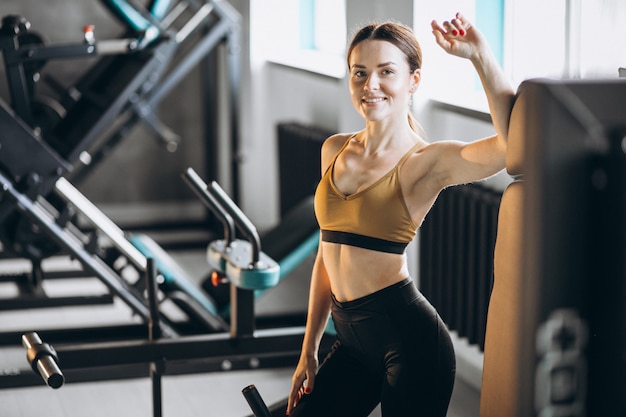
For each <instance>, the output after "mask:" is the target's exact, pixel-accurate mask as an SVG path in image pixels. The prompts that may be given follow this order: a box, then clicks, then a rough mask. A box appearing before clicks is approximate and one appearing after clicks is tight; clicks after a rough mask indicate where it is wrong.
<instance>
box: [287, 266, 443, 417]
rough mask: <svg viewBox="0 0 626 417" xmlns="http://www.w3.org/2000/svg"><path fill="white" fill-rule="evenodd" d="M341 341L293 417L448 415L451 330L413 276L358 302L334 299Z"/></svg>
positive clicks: (334, 316) (335, 321)
mask: <svg viewBox="0 0 626 417" xmlns="http://www.w3.org/2000/svg"><path fill="white" fill-rule="evenodd" d="M332 318H333V321H334V324H335V329H336V330H337V339H338V340H337V342H336V343H335V345H334V346H333V349H332V351H331V353H330V354H329V355H328V356H327V357H326V359H325V360H324V362H323V363H322V366H321V367H320V369H319V372H318V374H317V377H316V378H315V387H314V389H313V392H312V393H311V394H308V395H304V396H303V398H302V400H301V401H300V403H299V404H298V406H297V407H296V408H295V410H294V411H293V413H292V414H291V415H292V416H294V417H304V416H315V417H320V416H324V417H332V416H341V417H350V416H354V417H367V416H368V415H369V414H370V413H371V412H372V410H373V409H374V408H375V407H376V406H377V405H378V403H381V409H382V414H383V417H411V416H415V417H418V416H419V417H422V416H423V417H445V415H446V411H447V409H448V403H449V401H450V396H451V395H452V387H453V385H454V374H455V357H454V349H453V347H452V343H451V340H450V336H449V334H448V331H447V329H446V327H445V324H444V323H443V322H442V321H441V318H440V317H439V316H438V315H437V312H436V311H435V309H434V308H433V307H432V305H431V304H430V303H429V302H428V300H426V298H424V296H423V295H422V294H421V293H420V292H419V291H418V290H417V288H416V287H415V284H414V283H413V282H412V281H411V280H410V279H408V278H407V279H406V280H404V281H402V282H399V283H397V284H394V285H392V286H390V287H387V288H384V289H382V290H380V291H377V292H375V293H373V294H370V295H367V296H365V297H362V298H359V299H356V300H354V301H348V302H343V303H342V302H339V301H337V300H336V299H335V298H334V297H333V304H332Z"/></svg>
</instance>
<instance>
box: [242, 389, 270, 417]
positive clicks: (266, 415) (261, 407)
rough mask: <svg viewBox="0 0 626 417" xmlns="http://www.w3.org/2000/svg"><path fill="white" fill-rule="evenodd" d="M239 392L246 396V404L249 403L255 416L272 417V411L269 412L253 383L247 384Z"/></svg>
mask: <svg viewBox="0 0 626 417" xmlns="http://www.w3.org/2000/svg"><path fill="white" fill-rule="evenodd" d="M241 392H242V393H243V396H244V397H246V401H248V405H250V409H251V410H252V413H254V415H255V417H272V413H270V410H269V409H268V408H267V406H266V405H265V402H264V401H263V398H261V394H259V391H258V390H257V389H256V387H255V386H254V385H248V386H247V387H245V388H244V389H243V390H241Z"/></svg>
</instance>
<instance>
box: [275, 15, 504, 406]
mask: <svg viewBox="0 0 626 417" xmlns="http://www.w3.org/2000/svg"><path fill="white" fill-rule="evenodd" d="M432 29H433V34H434V36H435V39H436V41H437V43H438V44H439V45H440V46H441V47H442V48H443V49H444V50H445V51H446V52H448V53H450V54H453V55H457V56H459V57H463V58H467V59H470V60H471V62H472V63H473V64H474V66H475V68H476V70H477V71H478V74H479V76H480V78H481V81H482V83H483V86H484V88H485V91H486V93H487V98H488V101H489V106H490V111H491V115H492V119H493V122H494V125H495V128H496V133H497V134H496V135H495V136H493V137H490V138H486V139H482V140H479V141H475V142H472V143H461V142H435V143H432V144H429V143H427V142H426V141H425V140H424V139H423V138H422V137H421V136H420V134H419V131H418V129H417V128H416V122H415V121H414V120H413V118H412V116H411V113H410V108H409V107H410V104H409V103H410V101H411V95H412V94H413V93H414V92H415V91H416V89H417V87H418V85H419V82H420V78H421V73H420V66H421V50H420V47H419V44H418V43H417V41H416V39H415V37H414V35H413V33H412V31H411V30H410V29H409V28H407V27H405V26H403V25H401V24H397V23H384V24H381V25H375V24H372V25H368V26H366V27H364V28H362V29H361V30H360V31H359V32H358V33H357V34H356V36H355V37H354V39H353V40H352V43H351V44H350V46H349V48H348V54H347V60H348V67H349V71H350V94H351V97H352V103H353V105H354V107H355V108H356V110H357V111H358V112H359V113H360V114H361V115H362V116H363V118H364V119H365V128H364V129H363V130H361V131H359V132H356V133H350V134H337V135H334V136H331V137H330V138H328V139H327V140H326V141H325V142H324V144H323V146H322V179H321V181H320V183H319V186H318V188H317V190H316V194H315V212H316V216H317V218H318V222H319V224H320V228H321V242H320V246H319V250H318V253H317V257H316V260H315V264H314V266H313V271H312V281H311V289H310V296H309V310H308V315H307V324H306V332H305V336H304V341H303V345H302V352H301V355H300V359H299V362H298V364H297V367H296V370H295V372H294V375H293V378H292V382H293V385H292V389H291V392H290V395H289V399H288V406H287V414H289V415H291V416H297V417H301V416H315V417H322V416H323V417H330V416H341V417H346V416H363V417H366V416H368V415H369V414H370V412H371V411H372V410H373V409H374V408H375V407H376V406H377V404H378V403H381V408H382V413H383V416H384V417H390V416H398V417H400V416H401V417H407V416H413V415H414V416H428V417H436V416H442V417H443V416H445V414H446V410H447V408H448V403H449V401H450V395H451V393H452V387H453V384H454V373H455V358H454V351H453V347H452V344H451V341H450V337H449V335H448V332H447V329H446V327H445V325H444V323H443V322H442V321H441V319H440V318H439V316H438V315H437V313H436V311H435V309H434V308H433V307H432V306H431V305H430V304H429V303H428V301H427V300H426V299H425V298H424V297H423V296H422V295H421V294H420V293H419V291H418V290H417V288H416V287H415V284H414V283H413V281H412V280H411V278H410V277H409V273H408V268H407V262H406V254H405V252H404V249H405V247H406V245H407V244H408V243H409V242H410V241H411V240H412V239H413V237H414V236H415V234H416V230H417V228H418V227H419V225H420V224H421V223H422V220H423V219H424V217H425V216H426V213H428V210H429V209H430V207H431V206H432V204H433V202H434V201H435V199H436V197H437V195H438V194H439V192H440V191H441V190H442V189H444V188H445V187H448V186H450V185H453V184H460V183H467V182H471V181H475V180H479V179H483V178H486V177H489V176H491V175H493V174H495V173H497V172H498V171H500V170H502V169H503V168H504V155H505V150H506V134H507V129H508V119H509V115H510V112H511V107H512V104H513V97H514V91H513V90H512V88H511V87H510V86H509V84H508V83H507V81H506V80H505V77H504V76H503V74H502V72H501V69H500V68H499V66H498V64H497V63H496V61H495V59H494V57H493V54H492V53H491V50H490V48H489V46H488V45H487V43H486V41H485V39H484V37H483V36H482V35H481V33H480V32H479V31H478V30H477V29H476V28H475V27H474V26H472V24H471V23H470V22H469V21H467V20H466V19H465V18H464V17H463V16H461V15H460V14H457V15H456V16H455V18H454V19H452V20H450V21H446V22H444V23H443V24H442V25H439V24H438V23H437V22H435V21H433V22H432ZM331 312H332V318H333V321H334V324H335V329H336V330H337V339H338V341H337V343H336V344H335V345H334V347H333V349H332V352H331V353H330V354H329V355H328V357H327V358H326V359H325V361H324V363H323V365H322V366H321V367H320V368H319V370H318V348H319V343H320V339H321V337H322V334H323V332H324V329H325V326H326V323H327V320H328V316H329V314H330V313H331Z"/></svg>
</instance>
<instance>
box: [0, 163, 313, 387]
mask: <svg viewBox="0 0 626 417" xmlns="http://www.w3.org/2000/svg"><path fill="white" fill-rule="evenodd" d="M184 178H185V179H186V181H187V182H188V183H189V184H190V185H191V186H192V187H193V189H194V191H195V192H196V193H197V194H198V196H200V197H201V199H202V201H203V202H204V203H205V204H206V205H207V207H209V208H210V209H211V210H212V211H214V213H215V214H216V216H217V217H218V218H219V219H221V220H222V222H223V224H224V228H225V232H224V236H225V239H222V240H216V241H213V242H211V244H210V245H209V248H208V250H207V259H208V261H209V265H210V267H211V269H212V270H213V271H215V274H214V275H217V276H219V277H220V280H226V281H228V284H229V287H230V303H229V309H228V315H224V316H222V315H220V314H217V313H216V310H215V307H213V306H212V299H211V297H210V296H209V295H206V294H204V293H203V292H201V291H200V290H199V289H198V288H195V287H194V286H193V285H191V283H190V282H189V281H187V280H186V279H185V277H184V276H180V275H177V273H178V272H179V269H180V267H177V266H176V264H175V262H174V261H173V260H172V259H170V258H167V254H164V251H159V250H156V251H154V248H157V249H158V245H156V244H154V245H153V246H145V247H141V246H140V245H133V244H132V243H131V241H130V240H129V239H128V238H127V236H125V234H124V232H123V231H122V230H120V229H119V228H117V226H116V225H115V224H114V223H113V222H111V221H110V219H108V218H107V217H106V216H105V215H104V214H103V213H102V212H100V211H99V210H98V209H97V207H95V206H94V205H93V204H92V203H91V202H89V200H87V199H86V198H85V197H84V196H83V195H82V194H80V192H78V191H77V190H76V189H75V188H73V187H72V185H71V184H70V183H69V182H68V181H66V180H65V179H64V178H61V179H59V180H58V181H57V183H56V184H55V192H56V193H58V195H59V196H60V197H61V198H62V199H64V200H65V201H67V202H68V203H69V202H71V205H72V207H74V208H75V210H76V211H77V213H78V214H80V215H81V216H84V217H85V218H87V219H88V220H89V221H90V222H91V223H92V225H93V226H94V229H95V230H97V231H98V232H99V236H98V237H96V238H94V237H92V238H91V239H88V238H87V237H85V236H81V235H75V234H74V233H75V231H72V230H71V229H70V228H68V227H64V226H63V225H60V224H59V221H58V218H57V219H55V218H54V217H53V216H52V214H51V213H50V212H49V211H47V210H46V207H45V205H43V204H41V203H40V202H39V201H32V200H30V199H29V198H28V197H27V196H25V195H23V194H21V193H19V192H18V191H17V190H16V189H15V188H14V187H13V186H12V184H11V183H10V182H9V181H7V179H6V177H4V176H3V175H2V174H0V183H1V184H2V188H3V189H4V194H3V200H4V201H7V200H14V203H15V206H16V207H18V208H19V209H20V210H22V211H23V212H24V214H25V215H27V216H28V217H29V218H31V219H32V221H33V222H34V223H36V224H37V225H38V227H39V228H40V229H41V230H42V231H45V232H46V233H47V235H48V236H49V237H50V238H51V239H53V240H54V241H55V242H57V243H58V244H59V245H60V246H62V247H63V248H64V250H66V251H67V252H69V253H72V255H73V256H74V257H75V258H76V259H78V260H79V261H80V262H81V263H82V264H83V266H84V267H85V269H86V270H88V271H91V272H92V273H93V274H95V275H96V276H98V277H99V278H100V279H101V280H102V281H103V282H104V283H105V284H106V285H107V286H108V287H109V288H110V289H111V291H112V292H113V293H114V294H115V295H116V296H118V297H120V298H121V299H122V300H123V301H124V302H125V303H126V304H127V305H128V306H129V307H130V308H131V309H132V310H133V312H134V313H135V314H136V315H137V316H139V317H140V318H141V319H142V320H143V321H144V323H150V322H153V321H154V317H155V316H158V320H159V323H160V326H159V327H160V329H161V330H160V333H162V335H163V336H164V338H163V339H160V340H159V341H158V344H159V346H160V347H159V348H157V349H161V348H163V349H166V350H165V351H164V352H166V355H167V356H168V364H169V365H168V366H169V367H172V368H173V369H177V370H176V371H175V372H189V371H190V370H191V371H194V372H197V371H203V370H204V371H212V370H219V369H220V368H221V367H222V366H223V365H222V364H221V362H220V363H219V364H217V365H216V363H215V361H208V362H206V363H205V366H204V367H203V366H198V365H197V364H195V365H193V366H191V369H188V368H189V364H188V361H184V362H183V363H181V364H180V365H173V363H175V361H176V360H177V359H179V360H182V359H184V358H195V357H205V356H206V355H207V353H206V352H207V351H208V352H212V353H211V355H216V356H220V355H222V356H224V355H227V356H228V355H231V354H232V355H233V356H235V358H238V360H235V359H232V360H230V359H229V363H230V365H228V366H229V367H230V368H233V367H234V368H236V367H237V366H243V367H248V366H252V365H251V362H250V361H249V360H247V359H244V360H242V359H241V358H242V357H245V356H246V355H258V357H265V358H266V359H267V361H266V362H267V365H265V363H264V362H261V361H260V360H257V359H255V360H254V361H252V363H253V364H254V366H255V367H258V366H277V365H280V364H281V363H283V361H284V360H285V359H286V358H288V359H289V360H292V359H293V358H291V357H290V356H289V355H293V354H295V353H296V352H298V351H299V347H300V343H301V337H302V329H301V325H299V326H276V327H265V328H262V329H259V330H256V325H257V323H256V320H255V311H254V303H255V294H258V292H260V291H266V290H268V289H270V288H272V287H274V286H275V285H276V284H277V283H278V282H279V281H280V280H281V278H282V277H283V276H284V274H281V265H280V264H278V263H276V262H275V261H274V260H273V259H272V258H270V257H269V256H268V255H266V254H265V253H263V252H261V247H260V242H261V240H260V238H259V236H258V232H257V231H256V229H255V227H254V225H253V224H252V223H251V222H250V221H249V220H248V219H247V217H245V215H244V214H243V213H242V212H241V210H240V209H239V208H238V207H237V206H236V204H235V203H234V202H233V201H232V199H230V197H229V196H228V195H227V194H226V193H225V192H224V191H223V190H222V189H221V187H220V186H219V185H218V184H217V183H215V182H213V183H211V184H210V185H207V184H205V183H204V182H203V181H202V180H201V178H200V177H199V176H198V175H197V174H196V173H195V171H193V169H191V168H190V169H188V170H187V171H186V172H185V173H184ZM235 227H236V228H235ZM236 230H238V231H239V232H241V233H243V234H244V235H245V236H246V237H247V239H248V240H241V239H237V238H235V233H236ZM317 233H318V232H317ZM317 233H316V232H314V233H313V235H315V234H317ZM146 239H147V238H144V239H142V240H141V242H144V243H145V242H147V241H148V240H146ZM93 240H98V241H102V240H107V241H108V242H109V244H110V246H111V251H114V252H115V253H116V259H114V261H115V262H113V263H119V257H123V260H124V262H125V264H124V265H123V267H121V268H120V270H115V269H113V268H112V266H110V264H109V263H107V262H105V259H104V258H102V257H99V256H98V252H97V251H95V252H94V251H90V250H89V248H88V246H89V245H90V242H91V241H93ZM310 242H311V239H310V238H309V239H305V240H304V241H303V243H302V245H301V246H300V247H299V248H296V249H295V250H293V251H292V252H293V253H299V254H300V255H298V256H308V255H310V254H311V253H312V251H314V250H315V249H316V247H317V246H316V245H311V243H310ZM142 251H143V252H142ZM149 259H154V262H155V264H156V269H157V270H158V277H159V289H160V290H161V294H162V295H163V297H164V299H165V300H172V301H174V303H176V305H177V306H178V307H179V308H180V309H181V310H182V311H184V312H185V313H186V314H187V315H188V316H189V317H190V320H192V324H193V326H192V329H191V330H190V329H189V328H190V324H189V323H188V322H184V323H180V322H177V321H175V320H173V319H172V318H171V316H169V315H168V311H162V310H160V309H156V310H155V309H151V307H150V305H149V304H148V302H147V301H146V300H145V297H144V295H143V294H144V292H145V290H146V289H147V288H146V286H145V282H146V281H145V280H142V279H138V280H137V281H136V282H129V281H127V280H126V279H125V278H124V277H125V274H124V270H125V269H126V268H133V269H134V270H135V271H136V272H137V273H138V274H139V276H140V278H141V277H143V276H144V275H145V274H146V273H147V268H148V260H149ZM285 259H287V261H286V262H283V264H284V265H285V266H286V269H287V270H289V268H292V265H293V264H294V262H295V261H294V259H293V255H292V256H291V257H289V256H288V257H286V258H285ZM135 275H136V274H134V275H133V274H131V276H135ZM302 323H303V322H302ZM140 326H141V325H130V326H129V328H128V329H126V331H125V332H121V333H120V334H118V335H117V337H114V338H113V337H112V338H109V339H108V340H109V341H110V340H111V339H118V340H119V339H123V340H124V339H133V340H135V342H125V343H123V345H122V346H118V347H117V348H121V349H122V351H118V352H117V353H113V356H112V357H109V358H108V359H107V357H108V353H107V352H109V349H108V348H105V347H102V349H105V350H104V351H102V352H99V353H97V354H96V355H95V356H94V357H97V358H99V359H103V360H104V361H105V363H103V365H113V364H115V363H117V364H122V365H128V364H129V363H134V362H137V361H140V362H141V361H143V359H141V360H140V359H138V358H144V357H145V358H147V357H150V353H149V352H142V349H144V342H143V341H142V340H141V336H142V335H144V334H145V329H146V328H145V327H143V330H141V329H140V328H139V327H140ZM138 328H139V329H138ZM116 330H117V331H120V330H124V327H123V326H120V328H117V329H116ZM105 331H106V332H108V333H107V334H108V335H109V336H110V335H111V334H112V333H113V330H112V329H105ZM258 332H260V333H258ZM97 333H98V329H97V328H90V329H84V330H82V332H79V331H78V330H75V331H73V332H68V334H72V335H73V336H76V335H77V334H81V335H82V336H83V339H82V340H85V339H92V338H93V339H97V340H103V339H104V340H106V339H107V337H104V336H102V335H100V336H94V334H97ZM257 333H258V334H260V335H261V337H257V336H256V335H257ZM88 334H89V335H91V336H90V337H84V336H86V335H88ZM190 334H192V335H194V336H195V335H207V339H206V340H203V339H193V341H189V340H187V341H182V342H181V338H183V337H184V336H190ZM5 338H6V336H5ZM79 339H80V338H79ZM138 339H139V340H138ZM249 339H250V340H249ZM74 341H75V340H74ZM233 341H236V343H234V342H233ZM61 342H63V340H61ZM65 342H66V343H68V342H67V340H66V341H65ZM103 343H105V345H106V343H107V342H103ZM110 343H113V342H110ZM233 344H235V345H236V348H234V353H233V352H232V349H233ZM103 346H104V345H103ZM110 348H111V350H115V349H116V347H115V344H113V345H110ZM95 349H97V350H99V349H101V348H99V347H96V348H95ZM170 349H171V352H170ZM80 351H81V348H80V346H78V347H76V346H72V345H71V344H69V343H68V346H66V347H65V348H64V350H63V351H62V356H63V363H64V366H65V367H66V368H67V367H70V368H80V367H81V366H87V365H86V363H85V362H82V361H83V360H87V361H91V362H93V358H90V359H86V358H85V356H84V355H85V354H84V353H80ZM70 352H75V353H70ZM281 352H284V354H281ZM75 354H78V356H72V355H75ZM67 355H69V357H68V356H67ZM146 355H147V356H146ZM285 355H287V356H285ZM124 357H126V359H121V358H124ZM116 358H117V359H116ZM120 359H121V362H119V361H120ZM111 360H112V361H113V362H108V361H111ZM74 361H76V362H75V363H76V365H75V366H74V365H72V363H73V362H74ZM107 372H110V375H109V376H104V377H107V378H122V377H132V376H137V375H141V374H142V372H143V371H141V370H140V371H139V372H137V370H136V368H135V369H130V370H129V369H128V368H125V369H115V368H114V367H107ZM103 374H104V372H103ZM24 377H25V374H24V373H22V372H14V375H8V376H3V377H2V378H0V385H1V386H3V387H9V386H21V385H28V384H31V383H32V380H30V381H29V379H28V378H25V379H24ZM91 377H93V376H92V375H91V373H90V372H86V373H85V372H83V373H82V374H81V373H80V372H78V375H77V376H76V377H74V380H86V379H88V378H91Z"/></svg>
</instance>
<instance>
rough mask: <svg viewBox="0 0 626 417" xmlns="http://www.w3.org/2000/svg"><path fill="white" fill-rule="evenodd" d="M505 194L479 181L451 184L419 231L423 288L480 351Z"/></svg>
mask: <svg viewBox="0 0 626 417" xmlns="http://www.w3.org/2000/svg"><path fill="white" fill-rule="evenodd" d="M501 196H502V193H501V192H499V191H494V190H492V189H490V188H487V187H484V186H482V185H479V184H468V185H459V186H454V187H449V188H447V189H445V190H444V191H442V192H441V194H440V195H439V197H438V199H437V201H436V202H435V204H434V205H433V207H432V209H431V211H430V212H429V213H428V215H427V216H426V219H425V220H424V222H423V223H422V226H421V229H420V234H419V251H420V252H419V282H420V290H421V291H422V293H423V294H424V296H426V298H428V299H429V301H430V302H431V303H432V304H433V305H434V306H435V308H436V309H437V311H438V312H439V315H440V316H441V318H442V319H443V321H444V322H445V323H446V324H447V325H448V327H449V329H450V330H454V331H456V332H457V333H458V335H459V337H462V338H467V339H468V341H469V343H470V344H473V345H477V346H479V347H480V349H481V351H482V350H483V349H484V343H485V326H486V321H487V307H488V304H489V296H490V294H491V289H492V286H493V250H494V246H495V241H496V230H497V218H498V209H499V207H500V199H501Z"/></svg>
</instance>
